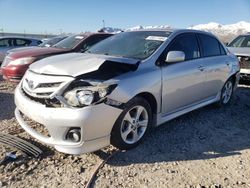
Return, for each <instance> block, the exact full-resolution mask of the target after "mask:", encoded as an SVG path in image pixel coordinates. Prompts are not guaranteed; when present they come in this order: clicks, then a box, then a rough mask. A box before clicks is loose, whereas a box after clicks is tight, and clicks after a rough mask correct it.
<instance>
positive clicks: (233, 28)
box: [101, 21, 250, 42]
mask: <svg viewBox="0 0 250 188" xmlns="http://www.w3.org/2000/svg"><path fill="white" fill-rule="evenodd" d="M171 28H172V27H171V26H169V25H159V26H142V25H138V26H135V27H132V28H128V29H120V28H112V27H105V28H103V29H101V30H102V31H104V32H107V33H120V32H122V31H136V30H141V29H171ZM188 29H195V30H204V31H207V32H211V33H213V34H215V35H216V36H217V37H219V38H220V39H221V40H222V41H223V42H229V41H231V40H232V39H233V38H235V37H236V36H238V35H240V34H245V33H248V32H250V23H248V22H245V21H241V22H238V23H235V24H228V25H222V24H219V23H215V22H210V23H208V24H199V25H195V26H192V27H189V28H188Z"/></svg>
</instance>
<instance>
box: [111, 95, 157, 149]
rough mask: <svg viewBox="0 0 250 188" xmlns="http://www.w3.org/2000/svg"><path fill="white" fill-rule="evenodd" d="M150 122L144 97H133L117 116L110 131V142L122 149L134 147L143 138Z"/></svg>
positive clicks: (149, 112)
mask: <svg viewBox="0 0 250 188" xmlns="http://www.w3.org/2000/svg"><path fill="white" fill-rule="evenodd" d="M151 122H152V111H151V107H150V105H149V104H148V102H147V101H146V100H145V99H143V98H141V97H135V98H134V99H132V100H131V101H130V102H129V103H128V104H127V105H126V108H125V109H124V111H123V112H122V113H121V115H120V116H119V117H118V119H117V121H116V123H115V125H114V127H113V129H112V132H111V144H112V145H114V146H115V147H117V148H119V149H122V150H127V149H131V148H134V147H136V146H137V145H138V144H139V143H140V142H142V140H143V139H144V137H145V135H146V134H147V132H148V130H149V127H150V125H151Z"/></svg>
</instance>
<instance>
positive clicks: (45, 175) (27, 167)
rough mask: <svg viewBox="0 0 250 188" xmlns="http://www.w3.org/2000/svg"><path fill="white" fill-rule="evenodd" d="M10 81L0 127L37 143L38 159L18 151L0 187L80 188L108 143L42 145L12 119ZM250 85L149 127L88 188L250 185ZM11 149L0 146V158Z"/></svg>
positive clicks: (0, 93) (1, 96)
mask: <svg viewBox="0 0 250 188" xmlns="http://www.w3.org/2000/svg"><path fill="white" fill-rule="evenodd" d="M14 88H15V84H10V83H6V82H4V81H2V80H0V107H1V108H0V131H1V132H5V133H10V134H13V135H18V136H20V137H22V138H27V139H30V140H31V141H32V142H33V143H35V144H36V145H38V146H40V147H42V149H43V150H44V152H45V153H44V155H43V156H42V157H41V158H39V159H33V158H29V157H27V156H24V155H23V154H21V153H18V156H19V158H18V160H17V161H15V162H11V163H8V164H6V165H2V166H0V188H1V187H39V188H42V187H43V188H45V187H63V188H67V187H70V188H72V187H83V186H85V185H86V183H87V182H88V180H89V179H90V177H91V175H92V174H93V172H94V170H95V168H96V167H97V165H98V164H99V163H101V162H102V160H103V159H105V158H106V157H107V156H108V155H109V153H110V152H111V150H112V149H113V148H112V147H107V148H105V149H103V150H100V151H98V152H95V153H90V154H84V155H80V156H71V155H66V154H62V153H58V152H56V151H55V150H53V148H49V147H46V146H42V145H41V144H39V143H38V142H36V141H34V139H33V138H31V137H30V136H29V135H28V134H26V133H25V132H24V131H23V130H22V129H21V128H20V127H19V125H18V124H17V122H16V120H15V118H14V114H13V112H14V108H15V106H14V103H13V91H14ZM249 115H250V86H249V85H248V86H247V85H240V87H239V89H238V91H237V93H236V95H235V97H234V100H233V101H232V102H231V104H230V105H229V106H227V107H224V108H215V107H214V106H213V105H211V106H208V107H205V108H202V109H199V110H196V111H194V112H191V113H189V114H186V115H184V116H182V117H179V118H177V119H175V120H172V121H170V122H168V123H166V124H165V126H164V125H163V126H160V127H159V128H156V129H155V130H153V133H152V134H150V135H149V136H148V138H147V139H146V140H145V142H143V143H142V144H141V145H140V146H138V147H137V148H135V149H133V150H130V151H127V152H120V153H118V154H116V155H114V156H113V158H111V159H110V160H109V161H108V162H107V164H105V165H104V167H103V168H101V169H100V170H99V172H98V174H97V176H96V178H95V179H94V183H93V187H102V188H105V187H171V188H175V187H190V188H201V187H202V188H203V187H211V188H212V187H214V188H220V187H250V136H249V135H250V116H249ZM9 151H11V149H9V148H6V147H3V146H0V157H2V156H4V155H5V153H6V152H9Z"/></svg>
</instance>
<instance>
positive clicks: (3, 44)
mask: <svg viewBox="0 0 250 188" xmlns="http://www.w3.org/2000/svg"><path fill="white" fill-rule="evenodd" d="M10 46H12V40H11V39H1V40H0V47H10Z"/></svg>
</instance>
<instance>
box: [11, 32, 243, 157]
mask: <svg viewBox="0 0 250 188" xmlns="http://www.w3.org/2000/svg"><path fill="white" fill-rule="evenodd" d="M238 80H239V62H238V59H237V57H236V56H234V55H233V54H231V53H229V52H228V51H227V50H226V48H225V47H224V46H223V44H222V43H221V42H220V41H219V40H218V39H217V38H215V37H214V36H213V35H212V34H209V33H206V32H202V31H193V30H141V31H131V32H123V33H120V34H117V35H114V36H112V37H110V38H108V39H105V40H104V41H102V42H100V43H98V44H96V45H95V46H93V47H92V48H90V49H89V50H88V51H87V52H86V53H84V54H78V53H71V54H65V55H58V56H53V57H49V58H46V59H43V60H40V61H38V62H37V63H34V64H32V65H31V66H30V68H29V70H28V71H27V72H26V74H25V76H24V77H23V79H22V81H21V82H20V84H19V85H18V87H17V88H16V91H15V103H16V106H17V108H16V110H15V116H16V119H17V120H18V122H19V124H20V125H21V126H22V127H23V129H25V130H26V131H27V132H28V133H29V134H30V135H32V136H33V137H35V138H36V139H38V140H40V141H41V142H43V143H46V144H48V145H52V146H54V147H55V148H56V149H57V150H58V151H60V152H65V153H69V154H81V153H86V152H92V151H95V150H98V149H100V148H103V147H105V146H108V145H109V144H112V145H114V146H115V147H117V148H119V149H125V150H127V149H130V148H133V147H135V146H137V145H138V144H139V143H140V142H142V141H143V139H144V138H145V136H146V135H147V134H148V133H150V131H151V128H152V127H155V126H158V125H160V124H163V123H164V122H166V121H169V120H171V119H173V118H175V117H177V116H180V115H182V114H185V113H187V112H190V111H192V110H195V109H197V108H200V107H203V106H206V105H208V104H211V103H218V104H219V105H226V104H228V103H229V101H230V99H231V97H232V94H233V92H234V90H235V88H236V87H237V83H238ZM27 120H28V121H27ZM31 122H34V123H35V125H36V126H39V129H37V127H36V126H34V124H33V123H31ZM31 124H32V125H31ZM41 127H42V130H43V131H41Z"/></svg>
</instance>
